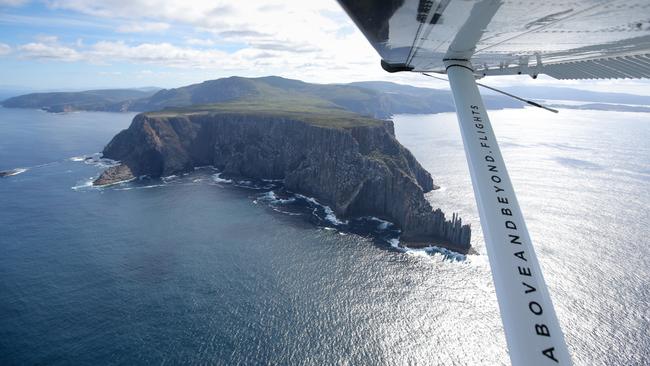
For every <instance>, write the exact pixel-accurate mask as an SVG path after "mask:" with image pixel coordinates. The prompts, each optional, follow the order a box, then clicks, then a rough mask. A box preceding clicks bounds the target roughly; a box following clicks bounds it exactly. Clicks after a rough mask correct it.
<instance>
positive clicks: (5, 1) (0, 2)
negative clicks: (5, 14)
mask: <svg viewBox="0 0 650 366" xmlns="http://www.w3.org/2000/svg"><path fill="white" fill-rule="evenodd" d="M28 1H29V0H0V6H21V5H24V4H26V3H27V2H28Z"/></svg>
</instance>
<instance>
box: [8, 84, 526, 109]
mask: <svg viewBox="0 0 650 366" xmlns="http://www.w3.org/2000/svg"><path fill="white" fill-rule="evenodd" d="M305 99H309V100H310V101H311V102H316V101H317V102H318V103H317V104H321V105H323V106H325V105H328V106H329V107H334V108H344V109H347V110H349V111H351V112H356V113H359V114H362V115H366V116H370V117H375V118H387V117H390V116H391V115H393V114H398V113H439V112H451V111H453V110H454V104H453V100H452V98H451V94H450V93H449V91H446V90H436V89H426V88H415V87H410V86H406V85H400V84H395V83H387V82H365V83H352V84H312V83H306V82H303V81H299V80H292V79H285V78H281V77H277V76H268V77H261V78H243V77H236V76H234V77H229V78H223V79H217V80H208V81H204V82H202V83H199V84H192V85H188V86H184V87H180V88H174V89H163V90H159V91H157V92H153V91H149V92H145V91H142V90H131V89H128V90H91V91H84V92H72V93H71V92H66V93H34V94H27V95H23V96H19V97H14V98H10V99H7V100H6V101H4V102H3V103H2V104H3V106H4V107H8V108H40V109H44V110H46V111H50V112H64V111H73V110H91V111H137V112H143V111H160V110H164V109H166V108H179V107H181V108H182V107H189V106H193V105H206V104H215V103H224V102H230V101H235V100H257V101H260V100H276V101H280V100H281V101H283V102H289V101H300V100H303V101H304V100H305ZM486 104H488V107H489V108H519V107H521V106H522V104H521V103H520V102H518V101H515V100H512V99H508V98H504V97H501V96H488V97H487V98H486Z"/></svg>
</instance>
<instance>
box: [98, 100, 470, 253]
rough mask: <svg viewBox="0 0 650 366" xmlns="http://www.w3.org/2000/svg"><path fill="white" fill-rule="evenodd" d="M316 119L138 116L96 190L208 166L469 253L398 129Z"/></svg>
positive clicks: (416, 242)
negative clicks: (276, 184)
mask: <svg viewBox="0 0 650 366" xmlns="http://www.w3.org/2000/svg"><path fill="white" fill-rule="evenodd" d="M320 121H321V120H318V119H314V118H313V116H311V117H310V118H301V117H300V116H296V115H292V116H286V115H277V114H270V113H231V112H205V113H149V114H140V115H138V116H136V117H135V118H134V120H133V122H132V124H131V126H130V127H129V128H128V129H127V130H124V131H122V132H120V133H119V134H118V135H116V136H115V137H114V138H113V140H112V141H111V142H110V143H109V144H108V145H107V146H106V148H105V149H104V151H103V154H104V157H105V158H109V159H113V160H118V161H120V162H121V164H120V165H118V166H114V167H111V168H109V169H107V170H106V171H105V172H104V173H102V174H101V176H100V177H99V178H98V179H97V180H96V181H95V182H94V184H95V185H107V184H111V183H115V182H119V181H125V180H129V179H134V177H138V176H142V175H147V176H150V177H153V178H157V177H164V176H169V175H173V174H179V173H183V172H188V171H191V170H193V168H194V167H197V166H206V165H209V166H214V167H215V168H217V169H219V170H220V171H221V172H223V173H224V174H225V175H226V176H236V177H249V178H253V179H277V180H282V181H283V184H284V186H285V187H286V188H287V189H288V190H291V191H293V192H296V193H300V194H304V195H306V196H310V197H315V198H317V199H318V200H319V201H320V202H323V203H324V204H326V205H328V206H329V207H331V208H332V210H333V211H334V213H335V214H336V215H337V216H338V217H360V216H375V217H379V218H381V219H385V220H388V221H391V222H393V223H395V224H396V225H398V226H399V227H400V229H401V230H402V234H401V237H400V240H401V241H402V242H404V243H408V245H409V246H410V247H415V246H428V245H431V244H432V243H436V245H440V243H448V244H449V245H448V246H449V247H450V248H453V249H454V250H457V251H460V252H467V250H469V247H470V236H471V230H470V227H469V225H463V224H462V220H461V219H460V218H459V217H457V216H456V215H453V216H452V220H447V219H446V218H445V214H444V213H443V212H442V211H441V210H440V209H435V210H434V209H433V208H432V207H431V205H430V204H429V202H428V201H427V200H426V199H425V197H424V193H425V192H428V191H431V190H433V189H435V188H436V186H435V185H434V184H433V180H432V178H431V175H430V174H429V173H428V172H427V171H426V170H425V169H424V168H422V167H421V166H420V164H419V163H418V162H417V161H416V160H415V158H414V157H413V155H412V154H411V153H410V152H409V151H408V150H407V149H406V148H404V147H403V146H402V145H401V144H399V142H397V140H396V139H395V136H394V131H393V125H392V122H390V121H381V120H374V119H367V120H364V121H362V123H334V124H332V122H331V121H328V123H327V124H325V123H321V122H320Z"/></svg>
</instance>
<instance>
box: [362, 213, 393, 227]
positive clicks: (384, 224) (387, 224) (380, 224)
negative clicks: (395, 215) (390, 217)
mask: <svg viewBox="0 0 650 366" xmlns="http://www.w3.org/2000/svg"><path fill="white" fill-rule="evenodd" d="M363 218H364V219H368V220H372V221H376V222H377V223H378V224H377V229H379V230H386V229H388V228H389V227H391V226H393V225H394V224H393V223H392V222H390V221H386V220H383V219H380V218H379V217H375V216H364V217H363Z"/></svg>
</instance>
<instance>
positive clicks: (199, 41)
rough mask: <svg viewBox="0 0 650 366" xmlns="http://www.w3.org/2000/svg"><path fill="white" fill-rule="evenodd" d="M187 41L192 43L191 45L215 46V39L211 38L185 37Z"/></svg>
mask: <svg viewBox="0 0 650 366" xmlns="http://www.w3.org/2000/svg"><path fill="white" fill-rule="evenodd" d="M185 43H187V44H189V45H191V46H202V47H209V46H214V41H213V40H211V39H202V38H187V39H185Z"/></svg>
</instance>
